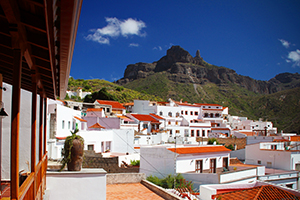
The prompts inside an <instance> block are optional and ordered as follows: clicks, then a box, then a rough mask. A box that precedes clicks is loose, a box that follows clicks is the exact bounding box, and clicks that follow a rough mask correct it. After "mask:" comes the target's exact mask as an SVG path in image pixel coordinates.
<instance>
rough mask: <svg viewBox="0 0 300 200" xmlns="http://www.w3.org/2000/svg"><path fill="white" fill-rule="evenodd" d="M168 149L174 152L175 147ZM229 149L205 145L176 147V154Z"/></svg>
mask: <svg viewBox="0 0 300 200" xmlns="http://www.w3.org/2000/svg"><path fill="white" fill-rule="evenodd" d="M167 149H168V150H169V151H172V152H175V148H167ZM221 151H231V150H230V149H227V148H226V147H224V146H213V145H211V146H205V147H179V148H176V153H178V154H193V153H210V152H221Z"/></svg>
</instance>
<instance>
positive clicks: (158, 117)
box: [150, 113, 165, 119]
mask: <svg viewBox="0 0 300 200" xmlns="http://www.w3.org/2000/svg"><path fill="white" fill-rule="evenodd" d="M150 115H151V116H153V117H155V118H156V119H165V118H163V117H161V116H158V115H156V114H153V113H150Z"/></svg>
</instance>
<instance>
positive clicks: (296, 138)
mask: <svg viewBox="0 0 300 200" xmlns="http://www.w3.org/2000/svg"><path fill="white" fill-rule="evenodd" d="M290 139H291V141H294V142H296V141H300V136H291V137H290Z"/></svg>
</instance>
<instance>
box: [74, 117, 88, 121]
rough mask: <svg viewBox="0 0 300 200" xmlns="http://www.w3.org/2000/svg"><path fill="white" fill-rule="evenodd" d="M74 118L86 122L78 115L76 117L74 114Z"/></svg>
mask: <svg viewBox="0 0 300 200" xmlns="http://www.w3.org/2000/svg"><path fill="white" fill-rule="evenodd" d="M74 118H75V119H78V120H79V121H81V122H87V121H86V120H84V119H81V118H79V117H76V116H74Z"/></svg>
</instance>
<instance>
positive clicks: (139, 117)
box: [131, 114, 159, 123]
mask: <svg viewBox="0 0 300 200" xmlns="http://www.w3.org/2000/svg"><path fill="white" fill-rule="evenodd" d="M131 115H132V116H133V117H134V118H136V119H137V120H139V121H147V122H154V123H159V121H158V120H156V119H154V117H152V116H151V115H141V114H131Z"/></svg>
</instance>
